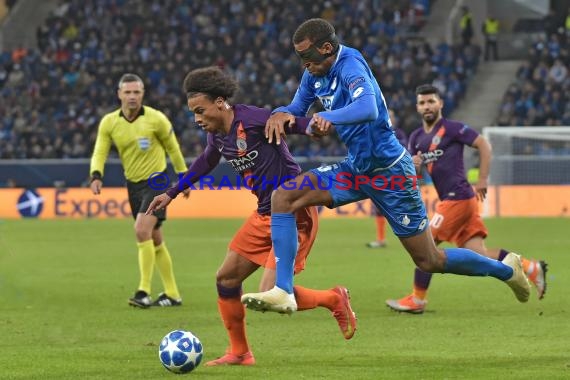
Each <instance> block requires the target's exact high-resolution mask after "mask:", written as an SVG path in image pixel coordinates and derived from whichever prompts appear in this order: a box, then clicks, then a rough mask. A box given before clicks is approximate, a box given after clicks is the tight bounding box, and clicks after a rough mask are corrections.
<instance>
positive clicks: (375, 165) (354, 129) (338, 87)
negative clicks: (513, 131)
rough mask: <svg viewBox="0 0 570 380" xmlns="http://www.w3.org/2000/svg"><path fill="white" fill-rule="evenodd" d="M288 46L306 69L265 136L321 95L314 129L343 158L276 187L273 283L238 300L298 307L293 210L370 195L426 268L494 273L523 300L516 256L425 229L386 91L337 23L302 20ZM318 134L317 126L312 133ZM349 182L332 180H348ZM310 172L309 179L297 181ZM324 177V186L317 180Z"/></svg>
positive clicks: (524, 286)
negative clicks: (335, 142) (451, 243)
mask: <svg viewBox="0 0 570 380" xmlns="http://www.w3.org/2000/svg"><path fill="white" fill-rule="evenodd" d="M293 46H294V48H295V52H296V54H297V55H298V56H299V58H300V59H301V61H302V62H303V65H304V66H305V71H304V73H303V76H302V78H301V83H300V85H299V87H298V89H297V92H296V93H295V96H294V97H293V100H292V101H291V104H289V105H287V106H284V107H279V108H277V109H275V110H274V111H273V114H272V115H271V118H270V119H269V120H268V121H267V127H266V131H267V136H268V137H269V139H270V140H269V141H271V140H272V139H273V138H275V139H277V140H279V137H280V135H281V134H282V133H283V131H284V129H286V128H287V127H286V125H287V124H289V126H290V125H291V124H292V123H293V124H294V123H295V116H305V115H306V113H307V110H308V109H309V107H310V106H311V105H312V104H313V103H314V102H315V101H316V100H317V99H319V100H320V101H321V103H322V104H323V107H324V109H325V111H324V112H318V113H316V114H314V115H313V118H312V121H311V124H310V126H311V129H312V130H313V131H316V133H319V134H323V135H324V134H328V133H331V131H332V130H333V126H334V131H335V132H336V133H337V134H338V136H339V137H340V139H341V140H342V141H343V142H344V144H345V145H346V148H347V151H348V155H347V157H346V159H345V160H343V161H341V162H338V163H335V164H333V165H327V166H324V167H320V168H317V169H313V170H311V171H310V172H308V173H306V174H303V175H301V176H299V177H297V178H296V179H295V180H294V181H293V183H295V184H297V188H296V190H293V191H290V190H287V189H285V188H283V187H279V188H278V189H277V190H276V191H275V192H274V194H273V196H272V197H271V238H272V240H273V246H274V248H275V258H276V261H277V265H276V274H275V287H273V288H272V289H271V290H269V291H265V292H259V293H250V294H244V295H243V296H242V299H241V301H242V302H243V303H244V304H246V305H247V307H248V308H252V309H254V310H259V311H274V312H288V313H292V312H294V311H295V310H297V304H296V302H295V296H294V292H293V269H294V265H293V263H294V261H295V257H296V255H297V238H296V236H297V229H296V225H295V212H296V211H297V210H299V209H301V208H303V207H307V206H314V205H322V206H326V207H329V208H335V207H339V206H342V205H345V204H348V203H353V202H356V201H359V200H363V199H371V200H372V202H374V204H375V205H376V206H378V207H380V208H381V209H382V213H383V214H384V216H386V219H387V220H388V222H389V223H390V227H392V231H394V234H395V235H396V236H398V238H399V239H400V242H401V243H402V245H403V246H404V247H405V248H406V251H407V252H408V253H409V255H410V257H411V258H412V259H413V260H414V262H415V264H416V265H417V266H418V267H419V268H421V269H422V270H424V271H426V272H431V273H454V274H461V275H467V276H492V277H494V278H497V279H499V280H501V281H504V282H505V283H506V284H507V285H508V286H509V287H510V288H511V289H512V290H513V292H514V293H515V296H516V297H517V299H518V300H519V301H520V302H526V301H528V297H529V293H530V284H529V282H528V279H527V278H526V276H525V275H524V273H523V269H522V264H521V260H520V257H519V256H518V255H516V254H514V253H509V254H508V255H507V257H506V258H505V260H503V262H501V261H497V260H493V259H490V258H488V257H483V256H481V255H479V254H477V253H476V252H473V251H471V250H469V249H465V248H445V249H440V248H438V247H437V246H436V245H435V244H434V241H433V237H432V236H431V232H430V229H429V228H428V224H427V223H428V220H427V213H426V210H425V206H424V204H423V202H422V199H421V194H420V192H419V189H418V187H417V186H416V182H415V180H416V177H415V175H416V171H415V168H414V164H413V161H412V157H411V156H410V154H409V153H408V152H407V151H406V148H404V147H403V146H402V145H401V144H400V143H399V142H398V140H396V136H395V135H394V132H393V131H392V128H391V123H390V119H389V118H388V109H387V106H386V101H385V99H384V95H383V94H382V91H381V90H380V86H379V85H378V82H377V81H376V79H375V78H374V75H373V74H372V70H371V69H370V67H369V66H368V64H367V63H366V60H365V59H364V57H363V56H362V54H360V52H359V51H357V50H356V49H353V48H350V47H349V46H346V45H343V44H341V43H340V41H339V40H338V38H337V36H336V32H335V30H334V27H333V26H332V25H331V24H330V23H329V22H328V21H326V20H324V19H310V20H307V21H305V22H304V23H302V24H301V25H300V26H299V27H298V28H297V30H296V31H295V34H294V35H293ZM314 133H315V132H314ZM347 177H348V178H349V182H350V181H352V182H351V183H349V186H348V188H347V187H345V186H341V187H339V186H337V185H338V184H339V183H341V182H342V183H346V179H347ZM307 178H309V180H310V181H311V183H312V186H305V187H303V188H300V187H299V186H298V185H299V184H302V183H306V180H307ZM382 178H392V179H393V178H405V181H403V184H402V186H401V187H399V188H396V187H394V186H389V187H387V186H385V183H384V181H383V180H382ZM323 183H324V184H326V185H327V186H326V189H323V188H322V186H321V185H322V184H323Z"/></svg>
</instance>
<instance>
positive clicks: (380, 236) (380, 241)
mask: <svg viewBox="0 0 570 380" xmlns="http://www.w3.org/2000/svg"><path fill="white" fill-rule="evenodd" d="M388 115H389V117H390V121H392V129H393V130H394V134H395V135H396V138H397V139H398V141H399V142H400V144H402V146H404V147H407V146H408V136H407V135H406V132H404V130H403V129H402V128H398V122H397V121H396V114H395V113H394V111H393V110H392V109H388ZM374 214H375V218H374V221H375V222H376V240H373V241H370V242H368V243H366V246H367V247H368V248H384V247H385V246H386V218H385V217H384V215H382V210H380V209H379V208H378V207H376V206H375V207H374Z"/></svg>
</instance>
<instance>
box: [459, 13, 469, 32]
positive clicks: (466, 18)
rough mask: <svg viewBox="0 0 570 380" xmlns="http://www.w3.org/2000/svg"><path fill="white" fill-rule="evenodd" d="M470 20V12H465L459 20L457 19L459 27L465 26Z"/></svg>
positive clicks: (463, 27)
mask: <svg viewBox="0 0 570 380" xmlns="http://www.w3.org/2000/svg"><path fill="white" fill-rule="evenodd" d="M470 20H471V14H469V13H467V14H466V15H463V17H461V20H460V21H459V27H461V29H465V28H467V23H468V22H469V21H470Z"/></svg>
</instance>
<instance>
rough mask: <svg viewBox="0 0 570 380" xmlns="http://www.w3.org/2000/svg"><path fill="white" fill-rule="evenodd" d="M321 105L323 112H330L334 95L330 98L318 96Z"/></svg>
mask: <svg viewBox="0 0 570 380" xmlns="http://www.w3.org/2000/svg"><path fill="white" fill-rule="evenodd" d="M319 99H320V100H321V103H322V104H323V107H324V109H325V110H327V111H330V110H331V109H332V104H333V99H334V95H331V96H319Z"/></svg>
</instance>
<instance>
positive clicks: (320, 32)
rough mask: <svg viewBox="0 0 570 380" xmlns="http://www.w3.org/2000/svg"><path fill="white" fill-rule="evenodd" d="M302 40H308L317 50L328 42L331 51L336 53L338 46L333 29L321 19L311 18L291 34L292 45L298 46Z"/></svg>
mask: <svg viewBox="0 0 570 380" xmlns="http://www.w3.org/2000/svg"><path fill="white" fill-rule="evenodd" d="M304 39H308V40H309V41H311V43H312V44H314V45H315V46H316V47H318V48H320V47H321V46H323V44H324V43H325V42H330V44H331V45H332V47H333V51H336V50H337V49H338V45H339V42H338V38H337V37H336V34H335V30H334V27H333V26H332V25H331V23H330V22H328V21H327V20H324V19H322V18H312V19H309V20H307V21H305V22H304V23H302V24H301V25H299V27H298V28H297V30H296V31H295V34H293V43H294V44H298V43H299V42H301V41H303V40H304Z"/></svg>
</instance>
